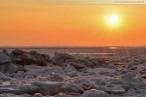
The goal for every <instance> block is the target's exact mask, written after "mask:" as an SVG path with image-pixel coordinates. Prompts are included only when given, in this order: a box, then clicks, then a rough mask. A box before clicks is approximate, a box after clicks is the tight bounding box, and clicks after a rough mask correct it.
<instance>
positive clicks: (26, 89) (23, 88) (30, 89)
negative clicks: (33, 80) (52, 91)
mask: <svg viewBox="0 0 146 97" xmlns="http://www.w3.org/2000/svg"><path fill="white" fill-rule="evenodd" d="M38 89H39V88H38V87H37V86H34V85H6V86H0V94H1V93H12V94H16V95H22V94H25V93H27V94H34V93H36V92H37V91H38Z"/></svg>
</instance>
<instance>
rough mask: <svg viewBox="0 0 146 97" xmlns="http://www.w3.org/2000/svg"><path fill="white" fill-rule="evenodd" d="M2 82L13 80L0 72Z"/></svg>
mask: <svg viewBox="0 0 146 97" xmlns="http://www.w3.org/2000/svg"><path fill="white" fill-rule="evenodd" d="M0 80H3V81H10V80H12V78H11V77H8V76H6V75H5V74H3V73H1V72H0Z"/></svg>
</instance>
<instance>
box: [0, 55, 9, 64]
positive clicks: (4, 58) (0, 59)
mask: <svg viewBox="0 0 146 97" xmlns="http://www.w3.org/2000/svg"><path fill="white" fill-rule="evenodd" d="M9 63H11V59H10V58H9V57H8V56H7V55H6V54H4V53H3V52H0V65H2V64H9Z"/></svg>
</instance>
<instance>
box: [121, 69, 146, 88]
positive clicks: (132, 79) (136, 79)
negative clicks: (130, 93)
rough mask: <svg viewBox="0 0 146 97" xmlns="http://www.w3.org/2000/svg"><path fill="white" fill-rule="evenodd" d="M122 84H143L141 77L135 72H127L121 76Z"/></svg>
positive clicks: (136, 85)
mask: <svg viewBox="0 0 146 97" xmlns="http://www.w3.org/2000/svg"><path fill="white" fill-rule="evenodd" d="M121 81H122V83H123V84H124V85H126V86H129V87H141V86H143V85H144V81H143V79H142V78H141V77H140V76H138V75H136V74H135V73H132V72H129V73H127V74H124V75H123V76H122V77H121Z"/></svg>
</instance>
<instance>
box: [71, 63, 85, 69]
mask: <svg viewBox="0 0 146 97" xmlns="http://www.w3.org/2000/svg"><path fill="white" fill-rule="evenodd" d="M70 65H72V66H73V67H74V68H75V69H84V68H85V65H84V64H80V63H75V62H72V63H70Z"/></svg>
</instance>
